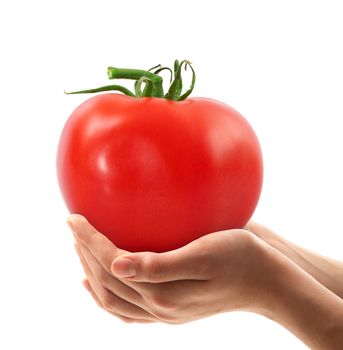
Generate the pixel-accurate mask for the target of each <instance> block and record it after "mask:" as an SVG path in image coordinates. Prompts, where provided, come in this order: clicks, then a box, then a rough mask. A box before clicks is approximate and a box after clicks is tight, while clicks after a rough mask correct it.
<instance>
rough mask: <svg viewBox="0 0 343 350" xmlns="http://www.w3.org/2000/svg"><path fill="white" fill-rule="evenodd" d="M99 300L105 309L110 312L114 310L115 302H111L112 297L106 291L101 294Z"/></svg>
mask: <svg viewBox="0 0 343 350" xmlns="http://www.w3.org/2000/svg"><path fill="white" fill-rule="evenodd" d="M101 302H102V305H103V307H104V309H106V310H107V311H110V312H116V308H115V304H114V303H113V299H112V298H111V296H110V295H109V294H108V293H106V294H104V295H103V297H102V300H101Z"/></svg>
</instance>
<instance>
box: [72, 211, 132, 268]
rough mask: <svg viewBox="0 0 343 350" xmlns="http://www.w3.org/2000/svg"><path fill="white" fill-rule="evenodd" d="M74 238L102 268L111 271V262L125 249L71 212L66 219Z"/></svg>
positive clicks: (83, 218)
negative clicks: (118, 246)
mask: <svg viewBox="0 0 343 350" xmlns="http://www.w3.org/2000/svg"><path fill="white" fill-rule="evenodd" d="M67 222H68V224H69V226H70V227H71V229H72V231H73V233H74V236H75V238H76V240H78V241H80V242H82V243H83V244H84V245H85V246H87V248H88V249H89V250H90V251H91V252H92V254H93V255H94V256H95V257H96V258H97V259H98V261H99V262H100V264H101V265H102V266H103V267H104V269H105V270H106V271H107V272H109V273H111V263H112V261H113V259H115V258H116V257H117V256H119V255H121V254H123V253H125V252H126V251H124V250H121V249H119V248H117V247H116V246H115V245H114V244H113V243H112V242H111V241H110V240H109V239H108V238H107V237H106V236H104V235H103V234H101V233H100V232H98V231H97V230H96V229H95V228H94V227H93V226H92V225H91V224H90V223H89V222H88V221H87V219H86V218H85V217H83V216H81V215H78V214H73V215H71V216H69V218H68V220H67Z"/></svg>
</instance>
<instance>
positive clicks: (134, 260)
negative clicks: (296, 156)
mask: <svg viewBox="0 0 343 350" xmlns="http://www.w3.org/2000/svg"><path fill="white" fill-rule="evenodd" d="M68 223H69V224H70V226H71V228H72V231H73V233H74V236H75V239H76V248H77V251H78V254H79V257H80V260H81V263H82V266H83V268H84V271H85V274H86V279H85V281H84V285H85V287H86V288H87V290H88V291H89V292H90V293H91V295H92V296H93V298H94V300H95V301H96V302H97V304H98V305H99V306H100V307H102V308H104V309H105V310H107V311H109V312H110V313H111V314H113V315H114V316H117V317H119V318H120V319H122V320H124V321H126V322H157V321H159V322H165V323H170V324H179V323H185V322H189V321H193V320H196V319H200V318H204V317H207V316H211V315H214V314H217V313H221V312H226V311H233V310H245V311H253V312H259V313H263V311H261V310H263V309H264V308H265V307H266V304H268V302H269V300H271V297H272V296H271V295H270V293H271V291H272V288H271V283H272V280H273V259H277V258H278V257H277V254H278V253H277V251H276V250H274V249H273V248H272V247H270V246H269V245H268V244H266V243H264V242H263V241H262V240H260V239H259V238H258V237H257V236H255V235H254V234H252V233H251V232H249V231H246V230H227V231H219V232H215V233H211V234H208V235H206V236H203V237H201V238H199V239H197V240H195V241H193V242H191V243H189V244H188V245H186V246H184V247H182V248H179V249H176V250H173V251H170V252H166V253H153V252H139V253H131V252H128V251H125V250H122V249H119V248H117V247H116V246H115V245H114V244H113V243H112V242H111V241H110V240H109V239H107V238H106V237H105V236H104V235H102V234H101V233H100V232H98V231H97V230H96V229H95V228H94V227H93V226H92V225H90V224H89V223H88V221H87V220H86V219H85V218H84V217H82V216H80V215H71V216H70V217H69V219H68Z"/></svg>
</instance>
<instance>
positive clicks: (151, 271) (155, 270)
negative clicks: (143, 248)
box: [145, 253, 163, 282]
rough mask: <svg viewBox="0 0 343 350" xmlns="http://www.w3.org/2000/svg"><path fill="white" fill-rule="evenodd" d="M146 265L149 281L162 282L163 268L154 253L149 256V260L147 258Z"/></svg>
mask: <svg viewBox="0 0 343 350" xmlns="http://www.w3.org/2000/svg"><path fill="white" fill-rule="evenodd" d="M145 265H146V266H145V268H146V269H147V274H148V279H149V281H152V282H159V281H161V280H162V277H163V272H162V266H161V262H160V259H158V256H157V254H154V253H152V254H151V255H149V256H148V258H146V261H145Z"/></svg>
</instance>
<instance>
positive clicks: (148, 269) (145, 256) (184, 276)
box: [111, 237, 211, 283]
mask: <svg viewBox="0 0 343 350" xmlns="http://www.w3.org/2000/svg"><path fill="white" fill-rule="evenodd" d="M202 238H203V239H199V240H198V242H195V241H194V242H192V243H190V244H188V245H186V246H184V247H182V248H179V249H176V250H173V251H170V252H166V253H152V252H142V253H129V254H124V255H121V256H119V257H117V258H116V259H115V260H114V261H113V263H112V266H111V270H112V273H113V274H114V275H115V276H118V277H120V278H126V279H127V280H129V281H135V282H150V283H161V282H169V281H176V280H189V279H190V280H206V279H208V278H209V277H210V274H209V273H208V271H207V270H208V266H209V264H210V260H209V259H208V256H209V254H208V250H207V248H206V239H208V238H206V239H204V237H202ZM210 240H211V239H210Z"/></svg>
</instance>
